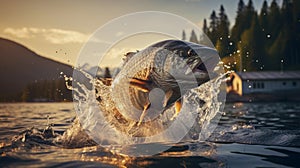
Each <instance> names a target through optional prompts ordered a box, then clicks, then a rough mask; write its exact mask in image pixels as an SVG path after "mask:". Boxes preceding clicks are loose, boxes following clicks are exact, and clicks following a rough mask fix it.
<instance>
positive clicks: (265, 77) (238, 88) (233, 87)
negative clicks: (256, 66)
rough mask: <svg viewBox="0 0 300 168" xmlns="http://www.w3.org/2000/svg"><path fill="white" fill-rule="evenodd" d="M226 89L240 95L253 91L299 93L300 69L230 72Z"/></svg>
mask: <svg viewBox="0 0 300 168" xmlns="http://www.w3.org/2000/svg"><path fill="white" fill-rule="evenodd" d="M228 90H229V91H233V92H235V93H237V94H239V95H241V96H242V95H247V94H253V93H265V94H288V93H293V94H295V93H297V92H298V93H299V92H300V71H287V72H280V71H269V72H268V71H266V72H237V73H232V74H231V75H230V81H229V88H228Z"/></svg>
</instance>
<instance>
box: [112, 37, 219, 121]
mask: <svg viewBox="0 0 300 168" xmlns="http://www.w3.org/2000/svg"><path fill="white" fill-rule="evenodd" d="M218 58H219V57H218V53H217V51H216V50H215V49H212V48H209V47H206V46H201V45H199V44H195V43H190V42H185V41H180V40H166V41H161V42H158V43H155V44H153V45H151V46H149V47H147V48H146V49H144V50H142V51H138V52H131V53H128V54H126V55H125V59H124V66H123V68H122V69H121V70H120V72H119V73H118V75H117V76H116V77H115V79H114V81H113V85H112V87H113V90H114V95H115V96H114V97H115V102H118V103H117V104H119V105H118V107H119V110H120V112H121V113H122V114H123V115H124V116H125V117H128V118H131V119H135V120H137V121H138V125H140V124H141V123H142V122H143V120H144V119H147V118H149V119H153V118H154V117H156V116H157V115H158V114H159V113H161V112H162V111H164V110H165V109H166V108H168V107H170V106H171V105H174V104H175V105H176V107H178V108H176V111H177V113H178V112H179V111H180V107H181V105H180V100H181V97H182V96H183V95H184V94H185V93H186V92H187V91H188V90H190V89H192V88H195V87H198V86H199V85H201V84H203V83H205V82H207V81H209V79H210V72H212V71H213V69H214V67H215V66H216V65H217V64H218V62H219V59H218Z"/></svg>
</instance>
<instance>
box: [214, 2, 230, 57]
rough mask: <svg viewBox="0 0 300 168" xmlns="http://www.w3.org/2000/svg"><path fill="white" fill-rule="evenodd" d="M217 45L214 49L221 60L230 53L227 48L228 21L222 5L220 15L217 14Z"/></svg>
mask: <svg viewBox="0 0 300 168" xmlns="http://www.w3.org/2000/svg"><path fill="white" fill-rule="evenodd" d="M217 35H218V39H217V43H216V46H217V47H216V48H217V50H218V51H219V54H220V57H221V58H223V57H225V56H227V55H229V53H230V48H229V39H228V36H229V20H228V17H227V15H226V13H225V9H224V7H223V5H221V7H220V13H219V21H218V27H217Z"/></svg>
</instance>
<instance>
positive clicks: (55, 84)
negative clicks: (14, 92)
mask: <svg viewBox="0 0 300 168" xmlns="http://www.w3.org/2000/svg"><path fill="white" fill-rule="evenodd" d="M20 98H21V100H18V97H16V99H15V101H23V102H32V101H55V102H60V101H71V100H72V94H71V91H70V90H68V89H67V88H66V83H65V81H64V80H63V79H57V80H42V81H35V82H33V83H29V84H28V85H27V86H26V87H25V88H24V89H23V91H22V93H21V96H20Z"/></svg>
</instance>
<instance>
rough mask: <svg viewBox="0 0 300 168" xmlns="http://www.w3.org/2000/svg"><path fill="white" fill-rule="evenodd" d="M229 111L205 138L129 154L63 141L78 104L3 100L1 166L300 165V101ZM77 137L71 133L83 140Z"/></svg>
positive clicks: (232, 106) (240, 106) (235, 107)
mask: <svg viewBox="0 0 300 168" xmlns="http://www.w3.org/2000/svg"><path fill="white" fill-rule="evenodd" d="M224 111H225V112H224V114H223V116H222V118H221V120H220V122H219V124H218V127H217V128H216V129H215V131H214V133H213V134H212V135H211V136H210V137H209V139H208V140H207V141H205V142H182V143H178V144H159V145H166V146H172V147H171V148H170V149H169V150H167V151H165V152H163V153H160V154H157V155H154V156H149V157H129V156H125V155H120V154H117V153H114V152H111V151H109V150H107V149H104V148H102V147H100V146H95V145H93V144H92V143H90V144H88V143H87V145H85V144H82V145H81V146H80V145H74V146H72V145H68V146H66V145H64V144H63V143H61V142H59V141H60V140H61V139H62V138H61V135H62V134H63V133H64V132H65V131H66V130H67V129H68V128H69V127H70V126H71V125H72V123H73V122H74V121H73V120H74V118H75V116H76V113H75V110H74V107H73V103H11V104H0V167H299V166H300V124H299V123H300V122H299V121H300V104H299V103H234V104H226V106H225V110H224ZM49 125H52V127H51V128H49ZM47 127H48V128H47ZM52 131H53V132H52ZM83 136H84V135H82V136H81V138H84V137H83ZM76 137H77V138H78V137H80V136H69V137H67V138H70V139H72V138H73V140H74V141H79V142H80V140H79V139H76ZM70 139H67V141H68V140H70ZM65 140H66V139H65ZM131 147H132V148H135V147H138V145H133V146H131Z"/></svg>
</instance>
